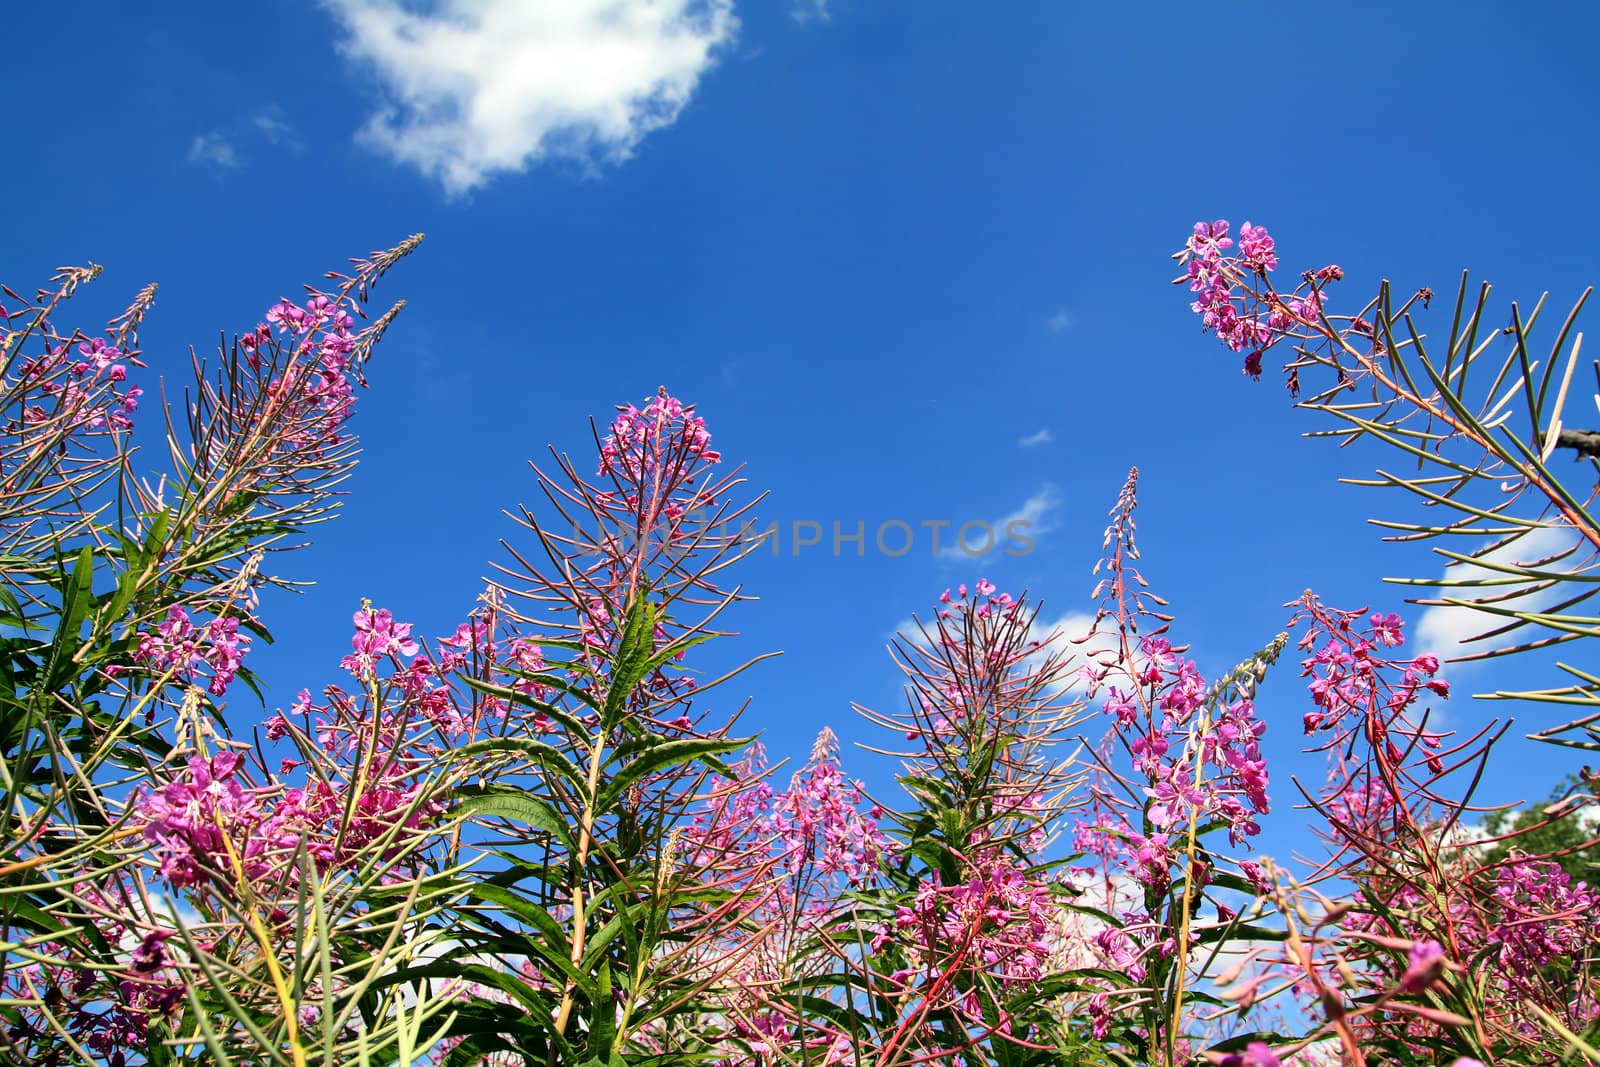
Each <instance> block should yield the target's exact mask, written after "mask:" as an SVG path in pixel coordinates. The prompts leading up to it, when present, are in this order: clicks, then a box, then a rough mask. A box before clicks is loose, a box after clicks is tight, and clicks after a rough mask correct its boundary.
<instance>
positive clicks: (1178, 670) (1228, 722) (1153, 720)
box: [1077, 636, 1269, 887]
mask: <svg viewBox="0 0 1600 1067" xmlns="http://www.w3.org/2000/svg"><path fill="white" fill-rule="evenodd" d="M1139 657H1140V658H1139V659H1138V661H1137V662H1136V663H1134V664H1131V665H1129V668H1128V670H1129V676H1130V679H1131V681H1132V683H1133V686H1132V688H1129V689H1127V690H1124V689H1122V688H1120V687H1118V686H1114V685H1112V686H1107V687H1106V699H1105V702H1104V704H1103V708H1104V711H1105V713H1106V714H1107V715H1110V716H1111V717H1112V718H1113V724H1112V727H1111V734H1112V736H1114V737H1115V738H1116V739H1117V740H1118V742H1119V743H1120V744H1121V745H1122V747H1123V748H1124V750H1125V751H1126V753H1127V755H1128V756H1129V757H1131V759H1132V761H1133V765H1134V768H1135V770H1136V771H1137V773H1138V775H1139V776H1140V777H1141V778H1142V779H1143V780H1144V785H1143V787H1142V788H1143V792H1144V795H1145V797H1146V804H1145V808H1144V813H1143V816H1144V817H1143V819H1142V820H1141V823H1142V824H1143V825H1141V826H1134V825H1131V824H1129V820H1128V819H1127V817H1126V816H1125V815H1123V814H1122V813H1121V811H1120V809H1113V810H1107V811H1102V812H1101V813H1100V815H1099V816H1098V817H1097V818H1095V819H1093V820H1091V821H1087V822H1084V823H1082V824H1080V826H1079V829H1078V833H1077V843H1078V847H1079V848H1080V849H1082V850H1083V851H1085V852H1088V853H1091V854H1094V855H1098V856H1100V857H1102V858H1104V859H1108V860H1115V861H1117V862H1120V863H1121V864H1122V865H1123V866H1124V867H1125V868H1126V869H1127V871H1128V873H1130V874H1131V875H1133V876H1134V877H1135V878H1136V879H1138V880H1139V881H1140V882H1142V883H1144V884H1147V885H1154V886H1158V887H1164V886H1165V885H1166V884H1167V879H1168V877H1169V875H1168V870H1169V868H1170V865H1171V864H1172V863H1173V862H1174V861H1175V859H1176V854H1175V852H1174V835H1175V834H1176V835H1180V836H1181V835H1182V834H1183V833H1184V832H1186V830H1187V828H1188V826H1189V825H1190V822H1191V820H1192V821H1193V823H1194V824H1195V825H1196V826H1205V825H1207V824H1210V823H1212V822H1215V821H1218V820H1220V821H1221V822H1223V823H1225V824H1226V825H1227V828H1228V838H1229V840H1230V841H1231V842H1232V843H1233V844H1235V845H1238V844H1240V843H1242V842H1243V841H1244V840H1245V839H1246V838H1249V837H1253V836H1255V835H1256V834H1258V833H1260V830H1261V827H1260V825H1259V823H1257V821H1256V817H1257V816H1258V815H1264V814H1266V813H1267V811H1268V810H1269V808H1268V797H1267V784H1268V779H1267V764H1266V759H1265V758H1264V757H1263V756H1262V753H1261V746H1260V741H1261V737H1262V735H1263V734H1265V733H1266V723H1264V722H1263V721H1261V720H1260V719H1258V718H1256V717H1255V704H1254V703H1253V702H1252V701H1250V700H1237V701H1233V702H1231V703H1227V704H1219V705H1218V706H1216V707H1214V708H1210V709H1207V708H1206V700H1207V686H1206V681H1205V679H1204V678H1203V677H1201V675H1200V672H1199V670H1198V669H1197V668H1196V667H1195V665H1194V662H1193V661H1192V660H1188V659H1183V658H1180V657H1179V656H1178V655H1177V654H1176V653H1175V652H1174V650H1173V648H1172V644H1171V642H1170V641H1168V640H1167V639H1166V638H1165V637H1159V636H1157V637H1145V638H1143V639H1141V641H1140V643H1139ZM1197 765H1198V766H1206V767H1209V768H1211V771H1212V772H1214V773H1198V774H1197V769H1198V766H1197Z"/></svg>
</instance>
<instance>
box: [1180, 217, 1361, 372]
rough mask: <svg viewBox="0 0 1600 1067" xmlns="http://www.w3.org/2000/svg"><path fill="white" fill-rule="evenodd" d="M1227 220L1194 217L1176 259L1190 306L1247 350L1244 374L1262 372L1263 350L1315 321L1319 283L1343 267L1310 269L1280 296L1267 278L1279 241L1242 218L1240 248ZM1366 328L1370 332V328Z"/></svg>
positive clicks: (1206, 324) (1320, 302)
mask: <svg viewBox="0 0 1600 1067" xmlns="http://www.w3.org/2000/svg"><path fill="white" fill-rule="evenodd" d="M1228 230H1229V226H1228V220H1227V219H1217V220H1216V221H1215V222H1197V223H1195V224H1194V232H1193V233H1192V234H1191V235H1190V236H1189V239H1188V240H1187V242H1185V244H1184V248H1183V250H1182V251H1181V252H1179V253H1178V254H1177V256H1175V257H1174V258H1176V259H1178V260H1179V262H1181V263H1183V264H1184V269H1185V276H1184V277H1183V278H1180V279H1178V280H1179V281H1180V282H1183V281H1187V282H1188V284H1189V290H1190V292H1192V293H1194V294H1195V299H1194V301H1193V303H1191V304H1190V308H1191V309H1192V310H1193V311H1194V312H1195V314H1197V315H1199V316H1200V321H1201V324H1202V326H1203V328H1204V329H1205V331H1206V332H1207V333H1215V334H1216V335H1217V337H1218V338H1219V339H1220V340H1221V341H1222V342H1223V343H1224V344H1226V345H1227V346H1228V347H1229V348H1231V349H1233V350H1234V351H1235V352H1247V353H1248V355H1246V357H1245V364H1244V369H1245V373H1246V374H1248V375H1250V376H1251V377H1252V378H1259V377H1261V355H1262V353H1263V352H1264V351H1265V350H1266V349H1268V348H1270V347H1271V346H1273V345H1274V344H1277V343H1278V342H1279V341H1281V340H1283V339H1284V338H1285V337H1289V336H1292V335H1293V334H1294V333H1295V331H1296V330H1298V329H1300V328H1303V327H1308V326H1312V325H1314V324H1316V323H1318V322H1319V321H1320V320H1321V318H1322V315H1323V307H1324V303H1325V301H1326V296H1325V294H1324V293H1323V291H1322V285H1323V284H1324V283H1326V282H1329V281H1337V280H1338V279H1340V278H1342V277H1343V276H1344V272H1343V271H1342V270H1340V269H1339V268H1338V267H1337V266H1327V267H1324V268H1322V269H1321V270H1320V271H1317V272H1315V273H1314V274H1308V275H1307V277H1306V285H1305V287H1304V291H1303V292H1297V293H1295V294H1294V295H1291V296H1289V297H1287V298H1279V297H1278V296H1277V294H1276V293H1274V292H1273V291H1272V290H1271V288H1270V286H1269V285H1267V283H1266V277H1267V275H1268V274H1269V273H1270V272H1272V271H1274V270H1276V269H1277V268H1278V253H1277V243H1276V242H1275V241H1274V240H1273V238H1272V236H1271V234H1269V233H1268V232H1267V228H1266V227H1265V226H1253V225H1251V224H1250V223H1249V222H1246V223H1245V224H1244V225H1243V226H1241V227H1240V228H1239V249H1238V252H1237V254H1235V255H1232V256H1229V255H1227V254H1226V253H1227V251H1228V250H1229V249H1231V248H1233V246H1234V242H1233V238H1231V237H1229V236H1228ZM1368 329H1369V333H1370V327H1369V328H1368Z"/></svg>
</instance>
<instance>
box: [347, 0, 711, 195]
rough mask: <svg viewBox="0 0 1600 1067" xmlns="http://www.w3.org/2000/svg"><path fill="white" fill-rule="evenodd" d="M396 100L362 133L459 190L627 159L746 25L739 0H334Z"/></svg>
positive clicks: (351, 43)
mask: <svg viewBox="0 0 1600 1067" xmlns="http://www.w3.org/2000/svg"><path fill="white" fill-rule="evenodd" d="M325 2H326V3H327V5H328V6H329V8H331V9H332V11H333V12H334V14H335V15H336V16H337V17H338V18H339V19H340V21H341V22H343V23H344V26H345V28H346V29H347V30H348V31H349V37H348V38H347V39H346V40H345V41H344V42H343V44H342V46H341V47H342V50H343V51H344V52H345V53H346V54H348V55H350V56H353V57H355V58H356V59H358V60H361V61H363V62H364V63H366V64H368V65H369V66H370V67H371V69H372V70H373V71H374V72H375V73H376V74H377V77H378V80H379V81H380V82H381V83H382V85H383V87H384V89H385V90H386V92H387V94H388V95H389V97H390V100H391V101H392V102H391V103H390V104H389V105H388V106H385V107H384V108H383V109H382V110H380V111H379V112H378V113H377V114H375V115H373V116H372V118H371V119H370V121H369V122H368V123H367V125H366V127H365V128H364V129H363V131H362V133H361V138H362V139H363V140H364V141H366V142H367V143H368V144H370V145H371V146H373V147H374V148H376V149H377V150H378V151H380V152H383V153H385V154H386V155H388V156H390V157H392V158H393V159H394V160H396V161H397V162H400V163H406V164H410V165H411V166H414V167H416V168H417V169H419V170H420V171H422V172H423V173H424V174H426V175H429V176H430V177H433V178H436V179H438V180H439V181H440V182H441V183H442V184H443V185H444V187H445V190H446V191H447V192H449V193H451V194H459V193H465V192H468V191H470V190H472V189H474V188H477V187H478V186H480V185H482V184H483V183H484V182H485V181H487V180H488V179H489V177H490V176H491V175H493V174H496V173H499V172H503V171H520V170H523V169H525V168H527V167H528V166H529V165H531V164H533V163H537V162H539V161H541V160H544V159H550V158H562V159H572V160H577V161H579V162H581V163H585V164H594V163H598V162H616V161H620V160H623V159H626V158H627V157H628V156H629V155H630V154H631V153H632V151H633V149H634V148H635V147H636V146H637V145H638V143H639V142H640V140H642V139H643V138H644V136H645V135H646V134H648V133H650V132H651V131H652V130H657V129H660V128H661V127H663V126H668V125H670V124H671V123H672V122H674V121H675V120H676V119H677V117H678V115H679V114H680V113H681V112H682V111H683V108H684V106H685V105H686V104H687V103H688V102H689V99H690V97H692V96H693V95H694V91H695V89H696V88H697V87H698V85H699V82H700V78H701V76H702V75H703V74H704V73H705V72H706V71H707V70H708V69H710V67H711V66H712V65H713V63H714V62H715V53H716V52H717V50H718V48H719V47H721V46H723V45H726V44H727V43H729V42H730V41H732V39H733V37H734V34H735V33H736V31H737V29H738V20H737V19H735V18H734V15H733V6H732V0H655V2H650V3H644V2H637V0H636V2H627V0H438V2H437V3H435V4H433V5H432V6H430V7H428V8H427V9H426V10H418V9H417V7H416V5H415V4H413V3H406V2H404V0H325Z"/></svg>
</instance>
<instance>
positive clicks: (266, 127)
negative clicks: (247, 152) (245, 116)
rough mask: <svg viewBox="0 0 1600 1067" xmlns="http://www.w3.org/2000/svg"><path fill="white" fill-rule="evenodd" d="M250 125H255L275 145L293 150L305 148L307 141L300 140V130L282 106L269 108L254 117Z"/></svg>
mask: <svg viewBox="0 0 1600 1067" xmlns="http://www.w3.org/2000/svg"><path fill="white" fill-rule="evenodd" d="M250 125H252V126H254V127H255V129H256V132H257V133H259V134H260V135H261V137H262V138H263V139H264V140H265V141H266V142H267V143H268V144H270V145H272V146H274V147H277V148H287V149H289V150H290V151H291V152H299V151H301V150H303V149H304V148H305V143H304V142H303V141H301V140H300V131H299V130H297V129H295V127H294V123H292V122H290V121H289V119H288V118H287V117H286V116H285V115H284V113H283V110H282V109H281V108H277V107H272V108H268V109H267V110H265V111H263V112H261V113H260V114H258V115H256V116H255V117H253V118H252V119H251V120H250Z"/></svg>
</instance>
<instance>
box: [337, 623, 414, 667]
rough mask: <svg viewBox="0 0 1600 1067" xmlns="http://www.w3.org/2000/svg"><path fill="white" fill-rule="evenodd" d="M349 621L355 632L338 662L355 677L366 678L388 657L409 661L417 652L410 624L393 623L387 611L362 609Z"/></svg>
mask: <svg viewBox="0 0 1600 1067" xmlns="http://www.w3.org/2000/svg"><path fill="white" fill-rule="evenodd" d="M353 621H354V622H355V626H356V632H355V636H354V637H352V638H351V639H350V647H351V649H352V652H351V654H350V655H348V656H346V657H345V658H344V659H343V660H342V661H340V666H342V667H343V668H344V669H345V670H347V671H349V672H350V673H351V674H353V675H355V676H356V677H358V678H364V677H366V676H367V675H369V674H370V673H371V672H372V669H373V667H374V665H375V664H377V663H378V662H379V661H380V660H384V659H388V658H389V657H391V656H399V657H406V658H410V657H412V656H415V655H416V654H417V652H418V651H420V650H421V647H422V646H421V645H419V644H417V642H416V641H415V640H414V639H413V638H412V636H411V624H410V623H409V622H395V621H394V615H393V614H392V613H390V611H389V610H388V609H387V608H380V609H378V610H377V611H373V610H372V609H371V608H362V609H361V610H360V611H358V612H356V613H355V615H354V616H353Z"/></svg>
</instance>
